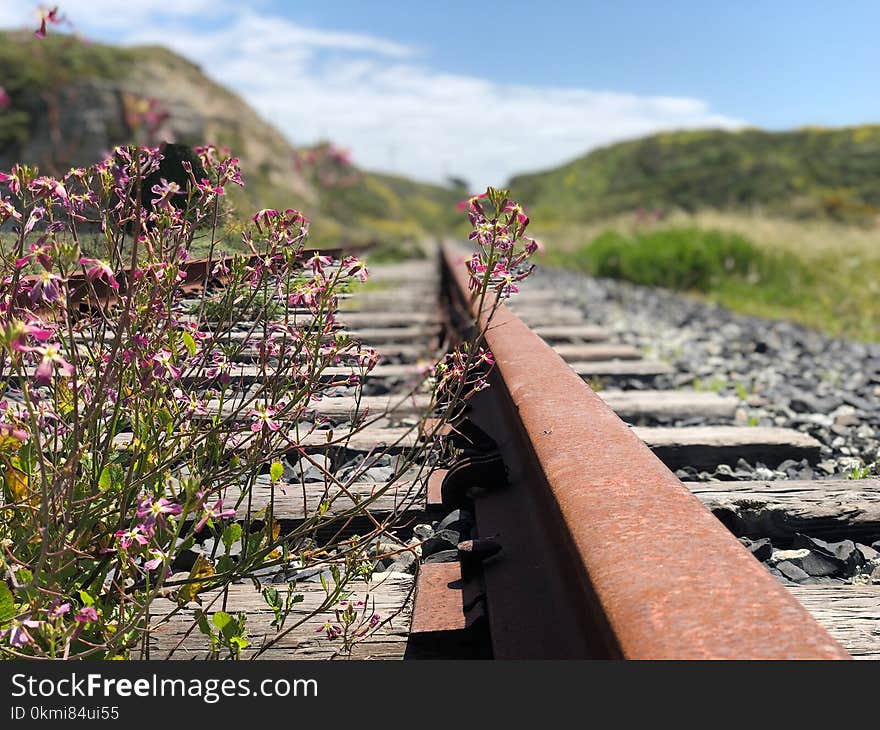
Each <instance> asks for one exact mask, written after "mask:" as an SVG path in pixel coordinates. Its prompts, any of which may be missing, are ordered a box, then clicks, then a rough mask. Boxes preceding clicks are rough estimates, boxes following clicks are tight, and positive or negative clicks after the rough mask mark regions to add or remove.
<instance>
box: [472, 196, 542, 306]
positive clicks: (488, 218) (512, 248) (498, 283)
mask: <svg viewBox="0 0 880 730" xmlns="http://www.w3.org/2000/svg"><path fill="white" fill-rule="evenodd" d="M462 207H463V208H464V209H465V210H466V211H467V216H468V219H469V220H470V223H471V227H472V231H471V233H470V235H469V236H468V239H469V240H470V241H471V242H473V243H474V244H476V247H477V250H476V251H475V252H474V254H473V256H472V257H471V260H470V261H469V262H468V272H469V273H470V288H471V290H472V291H478V290H480V289H481V288H484V287H486V286H487V285H488V288H489V289H491V290H493V291H495V292H496V293H497V296H498V297H499V298H502V299H506V298H507V297H509V296H510V295H511V294H515V293H516V292H517V290H518V289H517V284H518V283H519V282H520V281H522V280H523V279H525V278H526V277H527V276H528V275H529V273H531V271H532V268H534V267H533V266H531V265H528V264H527V261H528V259H529V258H530V257H531V256H532V255H533V254H534V253H535V252H536V251H538V250H539V248H540V244H538V242H537V241H535V240H534V239H533V238H529V237H528V236H526V235H525V232H526V228H528V225H529V217H528V216H527V215H526V214H525V211H524V210H523V209H522V206H521V205H519V203H515V202H513V201H512V200H510V199H509V198H508V193H507V191H506V190H496V189H495V188H489V189H488V190H487V191H486V192H485V193H483V194H481V195H476V196H474V197H472V198H471V199H470V200H468V201H466V202H465V203H464V204H463V205H462Z"/></svg>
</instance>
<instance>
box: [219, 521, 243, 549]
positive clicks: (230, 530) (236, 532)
mask: <svg viewBox="0 0 880 730" xmlns="http://www.w3.org/2000/svg"><path fill="white" fill-rule="evenodd" d="M239 540H241V525H239V524H238V523H237V522H233V523H231V524H229V525H226V527H225V528H224V530H223V545H224V546H225V547H226V552H227V553H228V552H229V551H230V550H231V549H232V545H233V544H234V543H236V542H238V541H239Z"/></svg>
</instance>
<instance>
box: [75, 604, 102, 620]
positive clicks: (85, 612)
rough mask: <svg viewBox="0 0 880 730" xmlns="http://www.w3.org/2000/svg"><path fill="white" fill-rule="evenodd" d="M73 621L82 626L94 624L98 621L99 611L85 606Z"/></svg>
mask: <svg viewBox="0 0 880 730" xmlns="http://www.w3.org/2000/svg"><path fill="white" fill-rule="evenodd" d="M73 620H74V621H76V622H77V623H80V624H88V623H94V622H95V621H97V620H98V611H97V610H96V609H95V607H94V606H84V607H83V608H81V609H80V610H79V611H77V612H76V616H74V617H73Z"/></svg>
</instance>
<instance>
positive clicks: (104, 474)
mask: <svg viewBox="0 0 880 730" xmlns="http://www.w3.org/2000/svg"><path fill="white" fill-rule="evenodd" d="M112 486H113V479H112V477H111V476H110V467H109V466H105V467H104V468H103V469H101V476H99V477H98V489H100V490H101V491H102V492H106V491H107V490H108V489H110V487H112Z"/></svg>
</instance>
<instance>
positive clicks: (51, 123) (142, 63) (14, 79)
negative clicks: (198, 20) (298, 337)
mask: <svg viewBox="0 0 880 730" xmlns="http://www.w3.org/2000/svg"><path fill="white" fill-rule="evenodd" d="M0 69H2V74H0V85H2V86H3V87H4V88H5V90H6V92H7V94H8V95H9V104H8V106H7V107H6V108H2V107H0V169H8V168H9V167H10V166H11V165H13V164H14V163H16V162H24V163H28V164H37V165H39V166H40V169H41V170H43V171H45V172H49V173H54V174H60V173H63V172H64V171H65V170H66V169H67V168H69V167H71V166H83V165H88V164H91V163H94V162H96V161H98V160H100V159H101V158H102V157H103V156H104V155H105V154H106V153H107V151H109V150H111V149H112V148H113V147H114V146H115V145H118V144H124V143H129V142H137V143H140V144H156V143H158V142H159V141H174V142H180V143H184V144H189V145H202V144H207V143H211V144H216V145H218V146H227V147H229V148H230V149H231V150H232V152H233V153H234V154H235V155H237V156H238V157H239V158H240V159H241V163H242V169H243V172H244V178H245V182H246V184H247V185H246V188H245V190H244V191H243V192H242V193H236V194H235V196H234V197H233V198H232V201H231V202H232V204H233V206H234V208H235V209H236V210H238V211H240V212H241V213H243V214H248V215H249V214H250V213H251V212H252V211H254V210H256V209H259V208H265V207H296V208H299V209H301V210H303V212H304V213H306V215H308V216H309V217H310V218H312V220H313V221H314V225H313V227H312V230H313V239H314V240H315V241H317V242H321V241H324V240H334V239H335V240H338V239H339V238H346V239H350V240H369V239H377V238H381V239H382V240H384V241H392V242H397V241H404V240H411V239H415V238H421V237H423V236H425V235H426V234H431V233H435V232H440V231H444V230H446V229H448V227H449V225H451V224H452V223H453V222H455V221H457V219H458V218H459V217H460V216H459V215H458V214H456V212H455V209H454V205H455V202H456V201H457V200H458V199H460V197H461V192H460V191H453V190H450V189H446V188H443V187H440V186H435V185H428V184H424V183H416V182H413V181H410V180H407V179H405V178H399V177H393V176H388V175H379V174H373V173H370V172H366V171H363V170H360V169H358V168H356V167H355V166H353V165H352V164H351V163H350V162H349V160H348V158H347V156H346V155H345V154H344V152H342V151H340V150H338V149H336V148H335V147H334V146H333V145H332V144H329V143H327V144H321V145H318V146H315V147H311V148H305V147H303V148H296V149H295V148H294V147H293V146H292V145H291V144H290V143H289V142H288V141H287V140H286V139H285V137H284V136H283V135H281V133H280V132H278V131H277V130H276V129H274V128H273V127H272V126H271V125H269V124H268V123H266V122H265V121H264V120H262V119H261V118H260V117H259V115H258V114H257V113H256V112H255V111H254V110H253V109H252V108H251V107H249V106H248V105H247V104H246V103H245V102H244V101H243V100H242V99H241V98H240V97H238V96H237V95H236V94H234V93H232V92H231V91H229V90H228V89H226V88H224V87H223V86H221V85H220V84H217V83H215V82H214V81H212V80H211V79H210V78H208V77H207V76H206V75H205V74H204V73H202V71H201V69H200V68H199V67H198V66H197V65H195V64H193V63H191V62H190V61H188V60H186V59H184V58H182V57H181V56H178V55H176V54H175V53H172V52H171V51H169V50H167V49H165V48H161V47H136V48H118V47H114V46H109V45H104V44H99V43H90V42H84V41H81V40H78V39H77V38H75V37H73V36H68V35H58V34H56V35H50V36H48V37H47V38H45V39H43V40H37V39H35V38H34V37H33V34H32V33H29V32H28V33H25V32H7V33H0Z"/></svg>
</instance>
